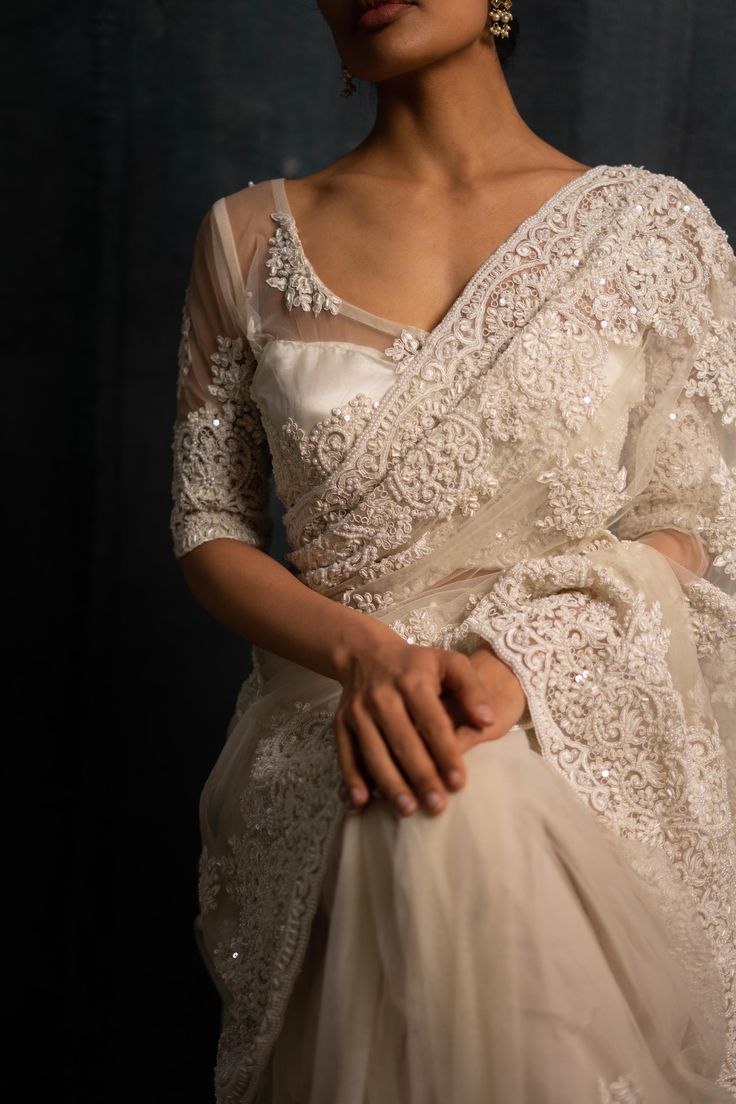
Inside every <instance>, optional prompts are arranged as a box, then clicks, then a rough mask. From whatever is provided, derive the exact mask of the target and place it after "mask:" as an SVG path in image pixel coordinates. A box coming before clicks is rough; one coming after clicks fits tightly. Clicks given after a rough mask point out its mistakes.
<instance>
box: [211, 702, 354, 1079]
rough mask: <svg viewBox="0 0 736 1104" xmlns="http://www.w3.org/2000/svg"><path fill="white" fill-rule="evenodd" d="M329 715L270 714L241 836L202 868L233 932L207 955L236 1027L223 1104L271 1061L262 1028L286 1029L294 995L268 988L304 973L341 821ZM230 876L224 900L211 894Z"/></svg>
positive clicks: (228, 1040) (224, 1066) (227, 1039)
mask: <svg viewBox="0 0 736 1104" xmlns="http://www.w3.org/2000/svg"><path fill="white" fill-rule="evenodd" d="M333 712H334V709H321V710H317V709H313V708H312V706H311V705H310V703H308V702H297V703H296V704H295V707H294V708H293V709H291V710H288V711H285V712H284V713H278V712H276V713H271V714H270V715H269V717H268V721H267V722H266V727H265V728H264V731H263V732H262V733H260V734H259V739H258V742H257V747H256V750H255V755H254V760H253V765H252V768H251V772H250V778H249V785H248V788H247V790H246V791H245V792H244V794H243V798H242V806H241V812H242V822H241V823H242V824H243V830H242V831H241V832H240V833H239V834H233V835H232V836H230V838H229V840H228V851H227V853H225V854H224V855H222V856H221V857H220V859H219V861H216V860H214V859H213V858H211V857H209V855H208V856H207V857H206V858H205V859H204V860H203V864H204V869H205V878H204V880H203V881H200V888H201V891H202V892H203V894H204V896H203V897H202V898H201V900H200V908H201V911H202V915H205V912H206V911H208V910H210V909H211V908H214V909H216V910H217V911H218V913H223V912H225V913H227V916H228V917H229V922H228V929H229V932H230V934H229V936H228V938H227V939H226V940H224V941H222V942H220V943H218V944H217V945H216V946H215V947H212V948H208V949H209V950H210V953H211V956H212V959H213V961H214V964H215V968H216V970H217V972H218V975H219V976H220V977H221V978H222V981H223V982H224V984H225V986H226V987H227V989H228V991H229V993H230V994H231V996H232V1003H231V1004H230V1006H229V1009H228V1011H229V1014H230V1016H229V1018H230V1023H229V1026H228V1027H226V1028H225V1030H224V1031H223V1033H222V1035H221V1036H220V1042H219V1047H218V1055H217V1069H216V1083H217V1086H218V1100H220V1099H222V1100H228V1101H230V1100H232V1101H236V1100H241V1099H243V1096H244V1092H245V1088H246V1087H247V1086H248V1084H249V1083H250V1080H251V1075H252V1073H253V1071H254V1070H255V1069H257V1068H259V1066H260V1065H261V1063H262V1062H263V1061H265V1059H266V1057H267V1056H268V1051H269V1050H270V1046H271V1040H270V1038H269V1033H268V1032H266V1033H264V1032H263V1030H262V1029H263V1026H264V1024H265V1025H275V1024H277V1023H279V1022H280V1017H282V1016H283V1007H284V1002H285V1000H286V998H287V996H288V992H287V991H285V990H282V989H281V987H280V986H279V985H278V984H276V985H275V986H274V987H273V988H271V987H270V979H271V978H275V979H280V978H281V977H282V976H284V975H285V974H286V972H287V971H290V970H293V969H295V968H297V967H298V964H299V962H300V956H301V954H302V952H303V949H304V940H305V932H304V929H303V927H302V922H301V918H302V917H303V916H304V915H311V914H312V913H313V912H314V909H315V907H316V904H317V898H318V894H319V889H320V886H321V881H322V873H323V870H324V866H325V861H326V856H327V855H328V853H329V847H330V845H331V843H332V841H333V839H334V837H335V835H336V833H337V832H338V830H339V828H340V824H341V821H342V819H343V816H344V813H345V810H344V807H343V805H342V802H341V801H340V798H339V796H338V786H339V783H340V778H341V775H340V770H339V767H338V763H337V758H336V755H335V752H334V745H333V742H332V740H331V738H330V735H331V725H332V718H333ZM305 818H306V819H305ZM211 870H213V871H214V872H215V873H213V874H210V871H211ZM225 870H227V879H226V885H225V889H226V896H225V897H224V898H223V894H222V892H221V891H220V890H219V889H218V890H214V885H215V884H218V885H219V882H218V876H219V874H220V872H222V871H225ZM274 877H276V878H277V880H278V883H279V884H280V885H282V886H285V887H287V886H288V887H289V888H288V892H287V893H285V894H279V893H275V892H274V884H273V879H274ZM223 880H225V879H223ZM253 1040H255V1045H252V1041H253Z"/></svg>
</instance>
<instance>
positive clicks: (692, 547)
mask: <svg viewBox="0 0 736 1104" xmlns="http://www.w3.org/2000/svg"><path fill="white" fill-rule="evenodd" d="M639 540H640V541H642V543H644V544H648V545H650V546H651V547H652V548H656V549H657V551H658V552H661V553H662V554H663V555H665V556H667V557H668V558H669V559H670V560H674V561H675V563H678V564H680V565H681V566H682V567H686V568H687V569H688V571H692V572H693V574H694V575H703V574H704V573H705V572H706V570H707V569H708V565H709V563H710V558H709V556H708V554H707V553H706V552H705V551H704V550H703V547H702V545H701V544H700V541H699V540H698V539H697V538H696V537H693V536H692V535H691V534H690V533H682V532H680V530H679V529H657V530H654V531H653V532H651V533H645V534H644V535H643V536H641V537H639Z"/></svg>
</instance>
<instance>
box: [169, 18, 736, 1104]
mask: <svg viewBox="0 0 736 1104" xmlns="http://www.w3.org/2000/svg"><path fill="white" fill-rule="evenodd" d="M320 8H321V10H322V13H323V15H324V17H325V18H326V20H327V22H328V24H329V26H330V29H331V31H332V33H333V35H334V38H335V41H336V44H337V46H338V49H339V51H340V54H341V58H342V61H343V63H344V72H343V77H344V80H345V82H346V88H347V90H349V88H350V84H351V81H352V76H351V74H353V73H355V74H357V75H358V76H359V77H361V78H364V79H366V80H370V81H374V82H375V83H376V86H377V90H378V106H377V118H376V123H375V126H374V128H373V130H372V131H371V133H370V134H369V136H368V137H367V138H366V140H365V141H364V142H362V143H361V144H360V145H359V146H358V147H357V148H356V149H354V150H353V151H351V152H350V153H348V154H347V155H346V156H345V157H343V158H340V159H339V160H338V161H336V162H335V163H334V164H331V165H329V166H327V167H325V168H324V169H322V170H320V171H319V172H317V173H314V174H312V175H311V176H307V177H304V178H302V179H299V180H285V179H283V178H279V179H273V180H265V181H260V182H258V183H255V184H254V183H253V182H250V184H249V185H248V186H244V187H243V188H242V189H240V190H239V191H237V192H235V193H233V194H232V195H229V196H225V197H223V198H221V199H218V200H217V201H216V202H215V203H214V204H213V206H212V207H211V209H210V210H209V211H207V213H206V215H205V217H204V219H203V220H202V224H201V226H200V229H199V233H198V235H197V239H196V242H195V246H194V257H193V263H192V269H191V274H190V280H189V285H188V288H187V294H186V301H185V304H184V312H183V326H182V338H181V345H180V354H179V382H178V388H177V394H178V404H179V405H178V413H177V418H176V426H175V431H174V442H173V448H174V479H173V488H172V489H173V495H174V508H173V513H172V532H173V537H174V546H175V554H176V556H177V557H178V558H179V559H180V561H181V567H182V570H183V572H184V575H185V578H186V581H187V583H188V585H189V586H190V588H191V590H192V592H193V594H194V596H195V598H196V599H197V600H198V601H199V602H200V603H201V604H202V605H203V606H204V607H205V608H206V609H207V610H209V611H210V612H211V613H212V614H213V615H214V616H215V617H217V618H218V619H219V620H220V621H221V622H222V623H223V624H224V625H226V626H227V627H229V628H230V629H232V630H234V631H235V632H236V633H238V634H239V635H241V636H243V637H244V638H246V639H248V640H250V641H251V642H252V643H253V645H254V647H253V662H254V670H253V673H252V674H251V675H250V676H249V677H248V678H247V679H246V680H245V682H244V684H243V687H242V690H241V692H240V694H239V698H238V701H237V705H236V708H235V711H234V715H233V718H232V721H231V724H230V726H229V729H228V734H227V740H226V743H225V746H224V748H223V750H222V752H221V754H220V756H219V758H218V760H217V763H216V764H215V766H214V769H213V771H212V773H211V775H210V777H209V779H208V781H207V783H206V786H205V788H204V792H203V794H202V801H201V827H202V836H203V844H204V846H203V851H202V858H201V865H200V904H201V920H202V929H203V944H204V948H205V953H206V957H207V960H208V962H209V963H210V964H211V968H212V971H213V976H214V977H215V979H216V982H217V985H218V988H219V990H220V992H221V994H222V996H223V1001H224V1019H223V1031H222V1036H221V1041H220V1046H219V1051H218V1060H217V1071H216V1085H217V1099H218V1101H219V1102H221V1104H225V1102H227V1104H231V1102H232V1104H236V1102H237V1104H248V1102H250V1101H258V1102H261V1104H262V1102H264V1101H270V1102H271V1104H277V1102H278V1104H284V1102H286V1101H289V1102H296V1101H298V1102H299V1104H307V1102H308V1104H328V1102H334V1104H368V1102H373V1101H377V1100H380V1101H382V1102H383V1104H386V1102H388V1104H393V1102H396V1104H398V1102H399V1101H401V1102H409V1104H434V1102H437V1104H439V1102H440V1101H442V1102H443V1104H448V1102H452V1104H475V1102H481V1101H482V1102H484V1104H488V1102H490V1101H504V1104H505V1102H513V1104H542V1102H544V1104H551V1102H559V1104H562V1102H565V1104H570V1102H572V1101H576V1102H577V1101H581V1102H582V1101H586V1102H587V1101H596V1102H599V1101H617V1102H633V1101H646V1102H647V1104H675V1102H683V1104H684V1102H685V1101H698V1102H701V1101H728V1100H732V1099H734V1098H735V1095H736V1059H735V1050H736V1046H735V1034H734V1032H735V1027H734V974H735V966H736V951H735V949H734V942H735V940H734V918H735V917H736V901H735V900H734V885H735V884H736V880H735V877H734V875H735V873H736V857H735V847H736V844H735V841H734V831H733V816H734V809H735V806H736V801H735V797H734V793H735V790H734V764H735V761H736V753H735V748H736V732H735V731H734V705H735V704H736V701H735V697H734V690H733V685H734V682H733V679H734V674H736V617H735V612H736V610H735V606H736V602H735V600H734V597H733V580H734V578H736V559H735V556H734V549H735V548H736V521H735V518H734V514H735V513H736V510H735V508H734V502H735V501H736V469H734V468H733V464H734V457H733V422H734V415H735V406H734V401H735V398H734V377H735V362H736V339H735V335H734V321H735V319H736V258H735V257H734V254H733V251H732V249H731V247H730V245H729V243H728V239H727V237H726V235H725V233H724V231H723V230H722V229H721V227H720V226H719V225H718V224H717V223H716V221H715V220H714V218H713V216H712V215H711V213H710V211H709V209H708V208H707V207H706V205H705V204H704V203H703V201H702V200H701V199H699V198H698V197H697V196H696V195H695V194H694V193H693V192H692V191H691V190H690V189H689V188H688V187H687V185H686V184H684V183H683V182H682V181H680V180H678V179H677V178H675V177H672V176H666V175H663V174H659V173H655V172H652V171H649V170H647V169H646V168H644V167H643V166H640V167H636V166H633V165H628V164H624V165H614V166H611V165H594V166H586V165H583V164H581V163H579V162H576V161H573V160H571V159H570V158H568V157H566V156H565V155H564V154H562V153H560V152H559V151H557V150H555V149H553V148H552V147H551V146H549V145H548V144H547V143H546V142H544V141H543V140H542V139H540V138H539V137H538V136H537V135H535V134H534V133H533V132H532V131H531V130H530V129H529V128H528V127H527V126H526V125H525V123H524V122H523V120H522V119H521V118H520V116H519V114H518V113H517V111H516V109H515V107H514V104H513V102H512V99H511V96H510V93H509V90H508V87H507V85H506V82H505V79H504V74H503V70H502V67H501V64H500V61H499V55H498V53H497V51H496V48H495V47H496V40H498V41H499V42H500V43H502V44H503V42H504V38H503V34H502V32H503V30H504V28H505V27H506V28H507V27H508V17H509V16H510V15H511V13H510V10H509V9H510V4H509V3H507V2H499V3H495V2H494V3H492V5H491V8H490V10H489V9H488V8H486V7H485V5H484V3H483V0H457V3H454V4H452V5H448V4H445V3H443V2H442V0H419V2H417V3H414V2H411V3H408V2H407V3H403V4H387V5H382V6H381V5H380V4H379V3H377V2H376V0H371V2H367V0H366V2H365V3H358V4H357V5H352V4H350V3H349V2H348V0H321V3H320ZM499 31H500V32H501V33H500V34H499V33H498V32H499ZM471 273H472V275H470V276H469V274H471ZM271 471H272V472H273V475H274V480H275V486H276V490H277V493H278V495H279V497H280V499H281V501H282V503H283V505H284V509H285V514H284V525H285V530H286V534H287V537H288V541H289V552H288V557H287V558H288V562H289V566H290V569H291V570H289V569H287V568H285V567H282V566H281V565H280V564H278V563H277V562H276V561H274V560H273V559H272V558H271V557H270V556H269V555H268V548H269V537H270V524H271V523H270V520H269V517H268V511H267V501H268V478H269V473H270V472H271ZM340 795H343V796H345V797H346V798H347V799H348V800H349V801H350V803H351V811H352V812H353V813H355V815H353V816H349V817H346V816H345V815H344V814H345V806H344V805H343V803H342V801H341V796H340ZM350 795H352V796H350ZM433 795H434V796H433Z"/></svg>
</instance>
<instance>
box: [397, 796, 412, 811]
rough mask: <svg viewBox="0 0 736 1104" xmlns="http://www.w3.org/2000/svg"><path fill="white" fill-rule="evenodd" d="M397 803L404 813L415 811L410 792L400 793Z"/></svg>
mask: <svg viewBox="0 0 736 1104" xmlns="http://www.w3.org/2000/svg"><path fill="white" fill-rule="evenodd" d="M396 804H397V805H398V807H399V809H400V810H401V812H402V813H409V812H413V811H414V808H415V805H414V802H413V801H412V799H411V798H410V797H409V795H408V794H400V795H399V796H398V797H397V798H396Z"/></svg>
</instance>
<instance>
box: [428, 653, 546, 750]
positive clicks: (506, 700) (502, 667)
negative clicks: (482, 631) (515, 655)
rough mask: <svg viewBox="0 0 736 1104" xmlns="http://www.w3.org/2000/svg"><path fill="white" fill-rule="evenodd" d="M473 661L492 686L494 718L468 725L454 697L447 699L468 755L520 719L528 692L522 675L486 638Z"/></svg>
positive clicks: (497, 736) (483, 678) (503, 732)
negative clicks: (496, 651)
mask: <svg viewBox="0 0 736 1104" xmlns="http://www.w3.org/2000/svg"><path fill="white" fill-rule="evenodd" d="M470 661H471V663H472V664H473V666H474V667H475V669H476V671H477V672H478V674H479V675H480V677H481V679H482V681H483V684H484V685H485V686H487V687H488V695H489V698H490V701H491V707H492V709H493V714H494V718H493V721H491V723H490V724H487V725H485V726H484V727H483V728H480V729H478V728H476V727H475V726H474V725H468V724H467V723H466V722H465V720H464V718H463V716H462V712H461V710H459V709H458V707H457V702H456V701H455V700H454V698H450V699H449V701H448V702H447V703H446V704H447V708H448V711H449V713H450V717H451V718H452V720H453V723H454V725H455V737H456V739H457V741H458V745H459V747H460V751H461V752H462V754H463V755H464V754H465V752H466V751H467V750H468V748H471V747H473V745H474V744H481V743H483V742H484V741H485V740H498V739H499V737H501V736H504V735H505V734H506V733H507V732H508V730H509V729H510V728H513V726H514V725H515V724H516V723H517V722H518V721H519V719H520V718H521V717H522V715H523V713H524V710H525V709H526V694H525V693H524V689H523V687H522V685H521V683H520V682H519V680H518V678H517V677H516V675H515V674H514V672H513V671H512V670H511V668H510V667H509V666H508V664H507V663H504V661H503V660H502V659H499V658H498V656H497V655H496V654H495V652H494V651H493V650H492V649H491V647H490V645H489V644H487V643H486V642H485V641H484V642H483V643H482V644H481V645H480V646H479V647H478V648H477V649H476V651H475V652H473V654H472V655H471V656H470Z"/></svg>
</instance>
